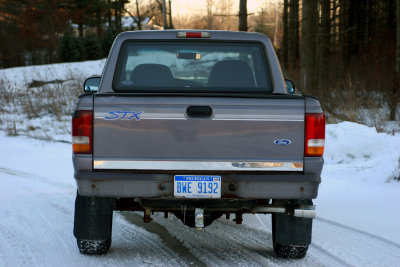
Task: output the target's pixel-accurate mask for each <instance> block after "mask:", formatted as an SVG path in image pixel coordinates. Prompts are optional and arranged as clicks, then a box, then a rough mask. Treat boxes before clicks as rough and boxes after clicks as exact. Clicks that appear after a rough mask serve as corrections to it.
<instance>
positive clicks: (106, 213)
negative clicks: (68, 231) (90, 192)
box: [74, 194, 113, 241]
mask: <svg viewBox="0 0 400 267" xmlns="http://www.w3.org/2000/svg"><path fill="white" fill-rule="evenodd" d="M112 216H113V199H112V198H106V197H87V196H80V195H79V194H77V196H76V200H75V219H74V236H75V237H76V238H77V239H86V240H99V241H101V240H107V239H110V238H111V231H112Z"/></svg>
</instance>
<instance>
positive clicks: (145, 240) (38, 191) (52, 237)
mask: <svg viewBox="0 0 400 267" xmlns="http://www.w3.org/2000/svg"><path fill="white" fill-rule="evenodd" d="M328 138H329V134H328ZM331 138H334V137H331ZM384 138H386V139H387V138H392V137H390V136H388V137H384ZM393 138H395V139H390V140H394V142H395V145H394V148H395V149H398V146H400V138H399V136H396V137H393ZM386 139H385V140H386ZM336 141H337V140H336ZM337 142H338V143H339V141H337ZM0 146H1V148H2V149H1V150H0V218H1V220H0V266H55V265H58V266H154V265H155V266H177V265H182V266H289V265H290V266H400V231H399V230H398V222H399V221H400V208H399V207H400V206H399V204H398V203H400V184H399V183H397V182H391V183H385V182H384V180H385V179H386V178H387V177H384V178H382V179H380V180H377V179H372V178H371V177H368V175H369V174H371V173H372V174H373V175H374V177H375V176H376V175H377V174H376V170H375V169H368V167H366V166H365V164H366V161H367V160H366V159H364V160H360V161H357V154H356V153H355V155H353V156H352V157H350V158H351V159H353V162H352V164H348V165H346V164H347V162H346V160H344V162H341V163H340V164H338V163H337V162H335V161H334V160H333V159H330V158H329V157H331V156H332V155H331V154H330V153H329V151H328V153H327V155H326V159H327V164H326V166H325V167H324V168H325V169H324V173H323V183H322V184H321V188H320V195H319V197H318V199H317V200H316V201H315V203H316V205H317V214H318V218H317V219H316V220H314V227H313V243H312V245H311V246H310V250H309V253H308V255H307V257H306V258H304V259H302V260H296V261H289V260H282V259H278V258H276V257H275V255H274V253H273V250H272V241H271V238H272V237H271V224H270V216H269V215H256V216H254V215H247V216H245V217H244V224H243V225H236V224H235V223H234V222H232V218H231V220H226V219H224V218H221V219H219V220H218V221H216V222H215V223H214V224H213V225H211V226H209V227H207V228H205V229H204V230H203V231H201V232H199V231H196V230H193V229H190V228H187V227H186V226H184V225H183V224H182V223H181V222H180V221H179V220H178V219H176V218H175V217H174V216H170V218H169V219H164V218H163V216H162V215H156V216H154V220H153V221H152V222H151V223H150V224H145V223H143V221H142V218H141V214H139V213H137V214H136V213H135V214H132V213H119V212H115V213H114V221H113V237H112V238H113V244H112V247H111V251H110V253H109V254H107V255H105V256H83V255H80V254H79V252H78V249H77V248H76V245H75V238H74V237H73V235H72V228H73V207H74V198H75V192H76V188H75V184H74V180H73V178H72V177H73V168H72V163H71V159H70V156H71V148H70V145H69V144H65V143H48V142H42V141H38V140H32V139H28V138H25V137H6V136H4V134H3V133H0ZM392 146H393V145H392ZM332 153H333V152H332ZM338 153H339V152H336V154H338ZM387 154H388V153H385V155H387ZM354 157H355V158H356V159H354ZM374 157H375V155H371V156H369V158H368V161H372V163H371V164H372V165H373V166H378V167H381V166H379V164H378V163H376V162H374ZM382 160H384V159H379V160H378V162H380V161H382ZM388 168H389V167H388V166H386V169H385V171H386V172H387V174H388V175H389V174H390V170H387V169H388ZM392 171H393V168H392ZM381 175H383V176H385V175H386V173H385V172H383V174H381Z"/></svg>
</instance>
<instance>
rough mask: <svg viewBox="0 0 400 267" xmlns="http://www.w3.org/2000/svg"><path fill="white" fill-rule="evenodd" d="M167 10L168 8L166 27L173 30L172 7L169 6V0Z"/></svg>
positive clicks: (169, 0)
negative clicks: (167, 23)
mask: <svg viewBox="0 0 400 267" xmlns="http://www.w3.org/2000/svg"><path fill="white" fill-rule="evenodd" d="M168 8H169V25H168V27H169V28H170V29H173V28H174V24H172V6H171V0H168Z"/></svg>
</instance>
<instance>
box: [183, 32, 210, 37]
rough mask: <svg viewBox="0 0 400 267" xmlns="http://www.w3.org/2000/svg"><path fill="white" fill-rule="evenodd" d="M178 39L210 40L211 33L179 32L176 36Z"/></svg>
mask: <svg viewBox="0 0 400 267" xmlns="http://www.w3.org/2000/svg"><path fill="white" fill-rule="evenodd" d="M176 37H178V38H210V37H211V33H209V32H178V33H177V34H176Z"/></svg>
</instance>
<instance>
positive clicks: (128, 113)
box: [72, 30, 325, 258]
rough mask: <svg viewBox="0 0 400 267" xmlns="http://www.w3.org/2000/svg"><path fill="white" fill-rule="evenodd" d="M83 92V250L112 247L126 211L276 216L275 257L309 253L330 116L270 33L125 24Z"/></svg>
mask: <svg viewBox="0 0 400 267" xmlns="http://www.w3.org/2000/svg"><path fill="white" fill-rule="evenodd" d="M84 91H85V92H86V93H84V94H83V95H81V96H80V97H79V99H78V101H77V104H76V109H75V111H74V114H73V118H72V146H73V164H74V169H75V173H74V178H75V180H76V184H77V188H78V192H77V196H76V202H75V219H74V235H75V237H76V239H77V245H78V248H79V251H80V252H81V253H84V254H104V253H107V251H108V250H109V249H110V246H111V232H112V217H113V211H114V210H116V211H135V212H139V213H140V212H143V219H144V221H145V222H150V221H151V220H152V218H151V216H152V215H153V214H154V213H157V212H161V213H162V214H164V216H165V217H168V215H169V214H173V215H174V216H176V217H177V218H179V219H180V220H181V221H182V223H184V224H185V225H187V226H189V227H193V228H195V229H199V230H201V229H202V228H204V227H206V226H208V225H210V224H211V223H212V222H213V221H214V220H216V219H218V218H220V217H221V216H226V218H228V219H229V217H230V215H232V218H233V217H234V221H235V222H236V223H237V224H241V223H242V220H243V217H242V215H243V214H246V213H250V214H272V240H273V249H274V251H275V253H276V254H277V256H279V257H283V258H302V257H304V256H305V255H306V253H307V249H308V246H309V245H310V243H311V232H312V220H313V218H314V217H315V207H314V206H313V202H312V199H314V198H316V197H317V193H318V186H319V183H320V180H321V178H320V174H321V171H322V166H323V157H322V156H323V151H324V142H325V117H324V114H323V111H322V109H321V106H320V103H319V101H318V100H317V99H316V98H314V97H311V96H305V95H300V94H294V85H293V83H292V82H291V81H289V80H285V79H284V78H283V75H282V71H281V69H280V65H279V63H278V60H277V57H276V54H275V51H274V49H273V46H272V45H271V42H270V40H269V39H268V37H266V36H265V35H263V34H258V33H246V32H228V31H198V30H181V31H176V30H170V31H136V32H124V33H121V34H120V35H119V36H118V37H117V38H116V39H115V41H114V44H113V46H112V48H111V51H110V54H109V57H108V59H107V61H106V64H105V67H104V70H103V73H102V76H101V77H92V78H89V79H87V80H86V81H85V84H84ZM267 247H268V246H267V244H266V249H267Z"/></svg>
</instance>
